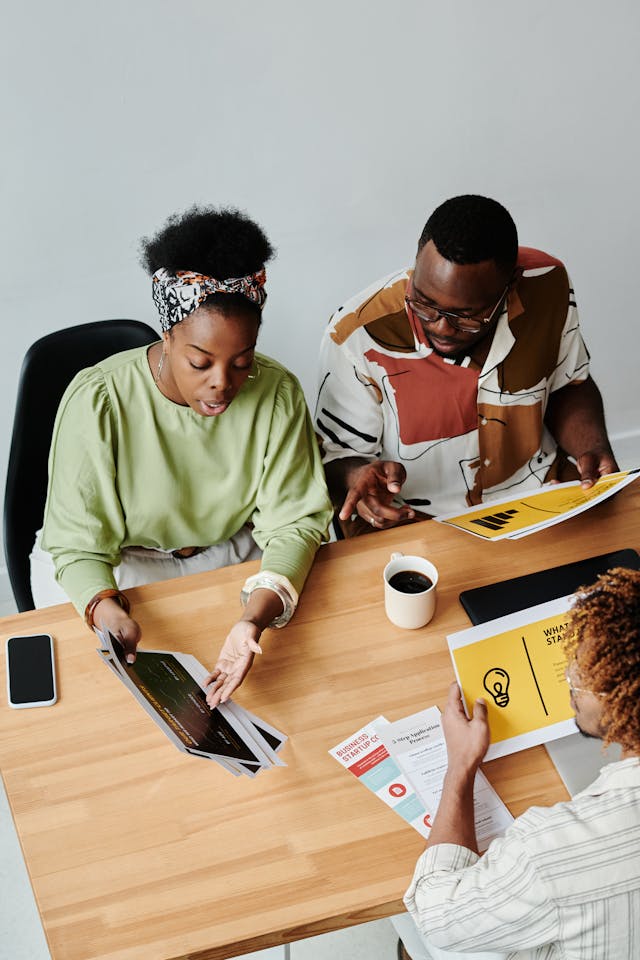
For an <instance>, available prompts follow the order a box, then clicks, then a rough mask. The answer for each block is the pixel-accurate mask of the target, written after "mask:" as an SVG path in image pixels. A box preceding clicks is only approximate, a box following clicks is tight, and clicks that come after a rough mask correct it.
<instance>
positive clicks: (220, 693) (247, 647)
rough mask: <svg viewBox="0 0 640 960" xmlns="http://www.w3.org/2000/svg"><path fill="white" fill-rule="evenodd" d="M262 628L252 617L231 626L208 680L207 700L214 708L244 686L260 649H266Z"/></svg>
mask: <svg viewBox="0 0 640 960" xmlns="http://www.w3.org/2000/svg"><path fill="white" fill-rule="evenodd" d="M261 632H262V631H261V630H260V629H259V627H258V626H257V625H256V624H255V623H252V622H251V621H250V620H240V621H238V623H236V624H234V625H233V626H232V627H231V630H230V631H229V633H228V635H227V639H226V640H225V642H224V644H223V646H222V650H221V651H220V654H219V656H218V659H217V661H216V665H215V667H214V669H213V670H212V672H211V673H210V674H209V676H208V677H207V679H206V680H205V686H209V684H211V686H210V688H209V690H208V691H207V703H208V704H209V706H210V707H211V709H212V710H213V708H214V707H217V706H218V704H219V703H225V702H226V701H227V700H228V699H229V697H230V696H231V694H232V693H233V691H234V690H235V689H236V688H237V687H239V686H240V684H241V683H242V681H243V680H244V678H245V677H246V675H247V673H248V672H249V670H250V669H251V664H252V663H253V658H254V655H255V654H256V653H262V650H261V649H260V645H259V643H258V640H259V639H260V634H261Z"/></svg>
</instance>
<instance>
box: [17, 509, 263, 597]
mask: <svg viewBox="0 0 640 960" xmlns="http://www.w3.org/2000/svg"><path fill="white" fill-rule="evenodd" d="M41 533H42V531H41V530H39V531H38V533H37V534H36V541H35V543H34V545H33V550H32V552H31V558H30V559H31V592H32V593H33V601H34V603H35V605H36V609H40V608H41V607H52V606H53V605H54V604H56V603H68V602H69V597H68V596H67V595H66V593H65V592H64V590H63V589H62V587H61V586H60V584H59V583H57V582H56V578H55V570H54V566H53V558H52V556H51V554H50V553H47V551H46V550H43V549H42V547H41V546H40V534H41ZM261 556H262V551H261V550H260V548H259V547H258V545H257V544H256V542H255V540H254V539H253V537H252V536H251V531H250V530H249V528H248V527H241V529H240V530H238V532H237V533H235V534H234V535H233V536H232V537H231V538H230V539H229V540H224V541H223V542H222V543H216V544H215V546H213V547H207V549H206V550H203V551H202V553H197V554H195V556H193V557H174V556H173V554H172V553H169V552H167V551H164V550H147V549H146V548H145V547H125V548H124V550H123V551H122V554H121V558H120V565H119V566H117V567H114V569H113V575H114V577H115V579H116V583H117V584H118V587H119V588H120V589H121V590H126V589H127V587H140V586H142V584H143V583H155V582H156V581H157V580H171V579H172V578H173V577H182V576H186V575H187V574H190V573H203V572H205V571H208V570H217V569H218V567H228V566H231V564H234V563H243V562H244V561H245V560H258V559H260V557H261Z"/></svg>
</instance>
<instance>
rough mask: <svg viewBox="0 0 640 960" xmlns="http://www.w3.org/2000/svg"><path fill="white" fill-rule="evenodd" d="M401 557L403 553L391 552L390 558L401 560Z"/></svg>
mask: <svg viewBox="0 0 640 960" xmlns="http://www.w3.org/2000/svg"><path fill="white" fill-rule="evenodd" d="M402 557H404V553H392V554H391V559H392V560H401V559H402Z"/></svg>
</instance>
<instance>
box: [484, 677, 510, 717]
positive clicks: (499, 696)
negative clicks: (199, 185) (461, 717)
mask: <svg viewBox="0 0 640 960" xmlns="http://www.w3.org/2000/svg"><path fill="white" fill-rule="evenodd" d="M484 688H485V690H486V691H487V693H489V694H490V695H491V696H492V697H493V699H494V701H495V704H496V707H506V706H508V704H509V674H508V673H507V671H506V670H503V669H502V667H492V668H491V670H487V672H486V673H485V675H484Z"/></svg>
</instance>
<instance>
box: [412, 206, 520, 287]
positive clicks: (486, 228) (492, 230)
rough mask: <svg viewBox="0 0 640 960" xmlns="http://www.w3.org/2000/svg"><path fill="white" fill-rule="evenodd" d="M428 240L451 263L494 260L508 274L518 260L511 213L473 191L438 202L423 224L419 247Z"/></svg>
mask: <svg viewBox="0 0 640 960" xmlns="http://www.w3.org/2000/svg"><path fill="white" fill-rule="evenodd" d="M429 240H433V242H434V244H435V246H436V248H437V250H438V253H439V254H440V256H441V257H444V258H445V260H450V261H452V262H453V263H460V264H465V263H481V262H482V261H484V260H495V262H496V263H497V264H498V266H499V267H501V268H502V269H503V270H504V271H505V273H509V274H510V273H511V272H512V270H513V268H514V267H515V265H516V261H517V259H518V231H517V230H516V225H515V223H514V222H513V218H512V216H511V214H510V213H509V211H508V210H506V209H505V208H504V207H503V206H502V204H500V203H498V202H497V200H490V199H489V197H479V196H477V195H476V194H471V193H470V194H464V195H463V196H461V197H452V198H451V200H445V202H444V203H441V204H440V206H439V207H437V208H436V209H435V210H434V211H433V213H432V214H431V216H430V217H429V219H428V220H427V222H426V224H425V228H424V230H423V231H422V234H421V236H420V240H419V242H418V250H419V251H420V250H422V248H423V247H424V245H425V244H426V243H428V242H429Z"/></svg>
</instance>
